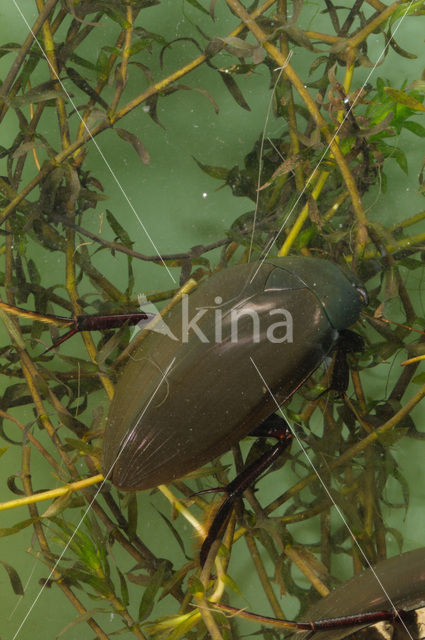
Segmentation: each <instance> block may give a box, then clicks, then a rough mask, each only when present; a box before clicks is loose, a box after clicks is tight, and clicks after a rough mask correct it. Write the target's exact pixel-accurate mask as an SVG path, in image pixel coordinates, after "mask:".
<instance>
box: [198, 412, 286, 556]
mask: <svg viewBox="0 0 425 640" xmlns="http://www.w3.org/2000/svg"><path fill="white" fill-rule="evenodd" d="M250 435H253V436H256V437H268V438H276V439H277V442H276V444H275V445H273V446H272V447H270V449H268V450H267V451H266V452H265V453H263V455H261V456H260V457H259V458H257V460H255V461H254V462H253V463H252V464H250V465H249V466H248V467H246V469H244V470H243V471H242V472H241V473H240V474H239V475H237V476H236V478H235V479H234V480H232V482H230V483H229V484H228V485H227V487H224V488H223V491H226V493H227V497H226V498H225V500H224V502H223V503H222V505H221V506H220V508H219V510H218V511H217V513H216V515H215V517H214V520H213V522H212V524H211V526H210V528H209V530H208V534H207V537H206V538H205V540H204V542H203V544H202V547H201V553H200V564H201V567H203V566H204V564H205V561H206V559H207V557H208V554H209V552H210V550H211V547H212V545H213V543H214V542H215V541H216V540H218V539H220V538H221V537H222V535H223V533H224V531H225V529H226V526H227V524H228V522H229V518H230V515H231V513H232V509H233V505H234V502H235V501H236V500H237V499H238V498H240V497H241V496H242V494H243V492H244V491H245V489H247V488H248V487H250V486H251V485H252V484H254V483H255V481H256V480H257V479H258V478H259V476H260V475H261V474H262V473H263V472H264V471H265V470H266V469H268V467H270V466H271V465H272V464H273V462H274V461H275V460H276V459H277V458H278V457H279V456H280V455H281V454H282V453H283V452H284V451H285V449H287V447H288V446H289V445H290V443H291V441H292V433H291V430H290V428H289V425H288V423H287V422H286V420H284V419H283V418H281V417H280V416H278V415H276V414H272V415H271V416H269V417H268V418H267V419H266V420H264V422H262V423H261V424H260V425H259V426H258V427H256V429H254V431H253V432H252V433H251V434H250Z"/></svg>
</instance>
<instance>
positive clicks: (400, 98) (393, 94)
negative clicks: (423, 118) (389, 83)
mask: <svg viewBox="0 0 425 640" xmlns="http://www.w3.org/2000/svg"><path fill="white" fill-rule="evenodd" d="M384 89H385V93H386V94H387V95H389V96H390V98H392V99H393V100H394V101H395V102H398V103H399V104H404V105H405V106H406V107H409V109H414V110H415V111H425V106H424V105H423V104H422V102H419V100H416V98H414V97H413V96H409V95H408V94H407V93H404V91H400V90H399V89H393V88H392V87H385V88H384Z"/></svg>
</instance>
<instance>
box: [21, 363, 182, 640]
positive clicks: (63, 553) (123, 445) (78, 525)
mask: <svg viewBox="0 0 425 640" xmlns="http://www.w3.org/2000/svg"><path fill="white" fill-rule="evenodd" d="M174 361H175V358H173V359H172V361H171V362H170V364H169V365H168V367H167V368H166V370H165V372H164V375H163V376H162V378H161V380H160V381H159V383H158V386H157V387H156V388H155V390H154V392H153V393H152V395H151V397H150V399H149V402H148V403H147V405H146V407H145V409H144V411H143V413H142V415H141V416H140V419H141V418H142V417H143V415H144V414H145V412H146V410H147V408H148V407H149V405H150V403H151V402H152V400H153V398H154V396H155V394H156V392H157V391H158V389H159V388H160V386H161V384H162V383H163V381H164V379H165V377H166V376H167V374H168V372H169V370H170V369H171V367H172V366H173V364H174ZM139 421H140V420H139ZM132 433H133V430H132V431H130V433H129V434H128V435H127V437H126V439H125V440H124V442H123V443H122V445H121V448H120V450H119V452H118V454H117V457H116V458H115V460H114V462H113V464H112V465H111V467H110V469H109V470H108V472H107V474H106V475H105V476H104V478H103V480H102V482H101V484H100V486H99V488H98V489H97V491H96V493H95V494H94V496H93V498H92V500H91V501H90V503H89V504H88V506H87V508H86V510H85V511H84V513H83V515H82V516H81V518H80V520H79V522H78V524H77V526H76V527H75V529H74V532H73V533H72V535H71V537H70V538H69V540H68V542H67V544H66V546H65V548H64V549H63V551H62V553H61V554H60V555H59V557H58V559H57V560H56V562H55V564H54V566H53V568H52V570H51V571H50V573H49V575H48V577H47V579H46V580H45V582H44V583H43V586H42V587H41V589H40V591H39V592H38V594H37V595H36V597H35V598H34V601H33V603H32V604H31V606H30V607H29V609H28V611H27V613H26V614H25V617H24V619H23V620H22V622H21V624H20V625H19V627H18V629H17V630H16V633H15V635H14V636H13V638H12V640H16V638H17V637H18V634H19V632H20V631H21V629H22V627H23V626H24V624H25V622H26V621H27V619H28V617H29V616H30V614H31V612H32V610H33V609H34V607H35V605H36V604H37V602H38V600H39V598H40V596H41V594H42V593H43V591H44V589H45V587H46V585H47V584H48V583H49V580H50V578H51V577H52V576H53V574H54V572H55V570H56V568H57V566H58V564H59V563H60V561H61V560H62V558H63V556H64V555H65V553H66V551H67V549H68V548H69V545H70V544H71V542H72V540H73V539H74V536H75V534H76V533H77V531H78V529H79V528H80V526H81V525H82V523H83V521H84V519H85V517H86V516H87V514H88V512H89V511H90V509H91V507H92V505H93V503H94V501H95V500H96V498H97V496H98V495H99V493H100V492H101V490H102V488H103V485H104V484H105V482H106V481H107V479H108V478H109V476H110V475H111V472H112V469H113V468H114V466H115V465H116V463H117V462H118V460H119V458H120V456H121V454H122V452H123V450H124V447H125V445H126V444H127V442H128V440H129V439H130V437H131V434H132Z"/></svg>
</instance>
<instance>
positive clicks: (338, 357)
mask: <svg viewBox="0 0 425 640" xmlns="http://www.w3.org/2000/svg"><path fill="white" fill-rule="evenodd" d="M363 349H364V340H363V338H362V337H361V336H360V335H359V334H358V333H355V332H354V331H350V330H349V329H344V330H342V331H340V334H339V339H338V342H337V344H336V348H335V350H336V353H335V360H334V365H333V370H332V378H331V383H330V385H329V389H328V391H336V392H337V393H338V394H340V395H342V394H344V393H345V392H346V391H347V388H348V380H349V367H348V362H347V354H348V353H355V352H358V351H363Z"/></svg>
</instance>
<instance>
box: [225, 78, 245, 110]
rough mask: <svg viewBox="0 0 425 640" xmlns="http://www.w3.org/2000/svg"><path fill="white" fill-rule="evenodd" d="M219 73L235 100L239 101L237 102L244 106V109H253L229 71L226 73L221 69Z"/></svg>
mask: <svg viewBox="0 0 425 640" xmlns="http://www.w3.org/2000/svg"><path fill="white" fill-rule="evenodd" d="M219 74H220V77H221V79H222V80H223V82H224V84H225V85H226V87H227V89H228V90H229V93H230V95H231V96H232V98H233V99H234V100H235V102H237V104H238V105H239V106H240V107H242V109H245V110H246V111H251V108H250V106H249V104H248V103H247V101H246V100H245V98H244V97H243V94H242V91H241V90H240V89H239V87H238V85H237V84H236V81H235V79H234V78H233V77H232V76H231V75H230V74H229V73H225V72H224V71H219Z"/></svg>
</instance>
